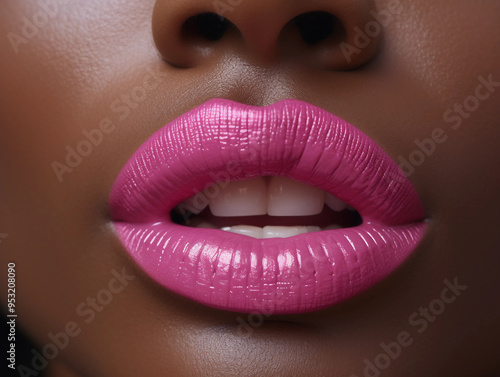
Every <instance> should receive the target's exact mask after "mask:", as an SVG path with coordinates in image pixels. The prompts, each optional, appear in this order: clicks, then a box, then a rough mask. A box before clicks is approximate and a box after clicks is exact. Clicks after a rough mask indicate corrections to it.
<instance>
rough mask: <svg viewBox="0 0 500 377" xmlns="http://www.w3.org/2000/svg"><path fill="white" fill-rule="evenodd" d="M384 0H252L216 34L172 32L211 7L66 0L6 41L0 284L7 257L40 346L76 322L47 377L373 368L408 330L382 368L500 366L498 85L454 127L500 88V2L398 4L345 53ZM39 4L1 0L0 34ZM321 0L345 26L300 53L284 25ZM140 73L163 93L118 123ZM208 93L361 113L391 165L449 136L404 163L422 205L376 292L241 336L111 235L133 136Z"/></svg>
mask: <svg viewBox="0 0 500 377" xmlns="http://www.w3.org/2000/svg"><path fill="white" fill-rule="evenodd" d="M61 1H62V0H61ZM388 3H390V1H389V0H373V1H368V0H367V1H362V0H358V1H352V0H340V1H326V0H325V1H319V0H314V1H307V2H304V1H290V0H286V1H285V0H281V1H278V0H262V1H260V0H252V1H247V0H244V1H243V2H242V3H241V4H240V5H238V6H236V7H234V9H233V10H231V11H228V12H227V13H225V14H224V15H225V16H226V17H227V18H228V19H229V20H230V21H231V22H232V24H233V25H232V27H231V28H230V30H229V31H228V32H227V34H226V35H225V36H224V37H223V38H222V39H221V40H219V41H218V42H210V43H208V42H206V41H203V40H201V39H200V38H197V37H196V36H195V35H191V34H188V35H184V34H183V35H184V37H183V38H181V39H179V38H180V37H179V35H181V34H180V32H179V29H180V27H181V25H182V24H183V23H184V21H185V20H186V19H187V18H189V17H190V16H193V15H196V14H198V13H202V12H206V11H211V10H213V4H214V3H213V2H212V1H202V0H198V1H194V0H182V1H181V0H175V1H174V0H158V1H157V2H156V4H155V1H153V0H141V1H130V0H127V1H125V0H117V1H112V2H111V1H97V0H85V1H83V0H82V1H70V2H69V4H66V5H60V6H59V11H58V12H57V14H56V15H55V16H53V17H50V18H49V20H48V22H47V24H46V25H44V26H43V27H40V28H39V32H38V33H37V34H36V35H35V36H33V37H32V38H31V39H30V40H29V41H28V42H27V43H23V44H20V45H19V46H18V48H19V52H18V53H15V51H14V49H13V47H12V45H11V43H10V42H9V40H8V38H5V37H2V38H1V39H0V50H1V51H2V53H1V59H0V83H1V85H0V104H1V105H0V177H1V181H0V182H1V183H0V198H2V200H1V201H0V233H6V234H8V238H6V239H5V240H3V242H2V244H1V245H0V247H1V253H0V258H1V260H2V266H3V267H2V269H1V274H2V275H1V279H0V280H1V281H6V276H5V275H6V270H7V268H6V264H7V263H8V262H9V261H14V262H16V264H17V306H16V308H17V313H18V315H19V323H20V324H21V325H22V327H23V328H24V329H25V330H26V331H27V332H28V333H29V334H30V335H31V336H32V338H33V339H34V341H35V342H36V343H37V344H39V345H40V346H43V345H44V344H46V343H47V342H48V341H49V339H48V338H47V334H48V333H49V332H52V333H57V332H60V331H63V329H64V327H65V326H66V324H67V323H68V321H74V322H76V323H77V324H78V325H79V326H80V328H81V329H82V332H81V334H79V335H78V336H76V337H74V338H71V341H70V344H69V346H68V347H66V348H65V349H64V350H63V351H61V352H60V354H59V356H58V357H57V358H56V359H54V361H52V362H51V367H50V368H49V369H48V371H49V373H48V375H51V376H73V375H74V376H93V377H106V376H122V377H126V376H138V375H143V376H150V375H151V376H193V377H194V376H196V377H199V376H292V375H293V376H314V377H318V376H328V377H337V376H339V377H343V376H351V374H356V375H358V376H362V375H363V368H364V365H365V364H364V360H365V359H369V360H371V361H373V360H374V358H375V357H376V356H377V355H378V354H379V353H381V352H382V350H381V348H380V343H382V342H385V343H389V342H392V341H395V340H396V338H397V336H398V334H399V333H400V332H401V331H408V333H410V334H411V336H412V338H413V339H414V341H413V344H412V345H410V346H408V347H405V348H403V350H402V353H401V356H400V357H399V358H397V359H396V360H394V361H392V362H391V365H390V367H389V368H388V369H386V370H385V371H383V376H384V377H386V376H387V377H390V376H396V377H397V376H406V377H410V376H415V377H421V376H427V377H432V376H436V377H438V376H439V377H443V376H445V377H446V376H450V377H468V376H477V377H487V376H496V375H498V374H499V373H500V365H499V362H498V360H499V358H498V356H499V355H498V339H499V338H500V321H499V320H500V302H499V300H498V295H497V294H496V290H497V289H498V287H500V274H499V273H498V267H499V265H500V253H499V252H498V251H499V250H500V232H499V231H498V229H499V227H500V220H499V217H498V214H499V213H500V196H499V195H498V193H499V192H500V178H499V173H498V166H500V153H499V150H498V140H500V127H499V123H498V122H499V121H498V119H500V106H498V104H499V102H500V90H497V91H495V92H494V93H492V94H491V96H490V98H489V99H487V100H484V101H482V102H481V103H480V107H479V109H478V110H477V111H475V112H473V113H472V114H471V115H470V116H469V117H468V118H467V119H465V120H464V121H463V124H462V126H461V127H460V128H459V129H457V130H453V129H452V128H451V126H452V124H451V123H446V122H445V121H444V120H443V114H444V113H445V111H446V110H447V109H448V108H449V107H450V106H454V105H455V104H456V103H462V102H463V100H464V99H465V98H466V97H468V96H469V95H473V94H474V92H475V88H476V87H477V85H478V77H479V76H481V75H482V76H483V77H485V78H487V77H488V75H490V74H492V75H493V79H494V81H495V82H498V81H500V50H499V49H498V46H499V45H500V24H499V23H498V14H500V2H497V1H474V0H453V1H452V0H433V1H432V2H430V1H427V0H412V1H409V0H404V1H401V7H402V11H401V12H400V13H399V14H398V15H396V16H394V17H395V19H394V20H393V22H391V23H390V24H389V25H388V26H387V27H385V28H383V30H382V32H381V33H380V34H379V35H378V36H376V37H375V38H373V39H372V41H371V43H370V45H369V46H368V47H366V48H364V49H362V51H361V52H360V53H359V54H356V55H353V56H352V58H353V60H352V61H351V63H350V64H349V63H347V62H346V60H345V57H344V56H343V54H342V53H341V50H340V48H339V46H340V43H341V42H342V41H347V42H348V43H351V44H352V43H353V38H354V36H355V33H354V32H353V30H354V29H353V28H354V27H359V28H361V29H364V27H365V25H366V22H367V21H369V20H371V18H370V13H369V12H370V10H380V9H386V8H387V6H388ZM40 9H41V8H40V7H39V6H37V5H36V2H32V1H27V0H3V1H1V2H0V34H1V35H3V36H6V35H7V34H8V33H9V32H15V33H16V34H18V35H22V32H21V27H22V17H28V18H29V19H30V20H31V17H32V15H33V14H34V13H36V12H38V11H40ZM153 10H154V14H153ZM310 11H325V12H330V13H331V14H333V15H335V16H336V17H337V18H338V19H339V20H340V21H341V22H342V24H343V25H345V29H346V30H347V31H345V32H342V30H341V31H339V32H338V33H337V34H336V35H334V36H332V37H331V38H330V39H329V40H327V41H325V42H324V43H321V44H319V45H315V46H306V45H305V44H304V43H303V42H301V40H300V36H299V34H298V33H297V30H296V29H295V28H294V27H293V26H292V25H290V24H288V22H289V21H290V20H292V19H293V18H294V17H296V16H298V15H299V14H302V13H305V12H310ZM151 30H153V33H152V31H151ZM153 34H154V35H153ZM155 43H156V45H155ZM202 49H204V50H203V51H204V52H205V53H204V54H201V53H200V51H202ZM158 51H160V53H161V54H163V59H162V57H161V56H160V54H159V53H158ZM169 63H172V64H169ZM173 64H174V65H175V66H174V65H173ZM182 67H189V69H186V68H182ZM148 69H150V70H153V71H155V72H160V73H161V75H159V76H157V79H156V81H155V82H156V83H157V85H156V87H155V88H154V89H151V90H149V91H148V92H147V96H146V98H145V100H144V101H143V102H141V103H140V104H139V105H138V106H136V108H131V109H130V114H129V115H128V116H127V117H126V118H125V119H123V120H120V119H119V116H120V115H121V113H116V112H113V110H112V109H111V108H110V105H111V103H113V102H114V101H115V100H116V99H118V98H120V96H122V95H129V94H130V93H131V91H132V90H133V89H134V88H135V87H137V86H138V85H139V86H141V85H143V84H144V82H145V77H146V75H147V70H148ZM150 82H153V81H150ZM497 89H498V88H497ZM211 98H228V99H232V100H235V101H239V102H243V103H247V104H251V105H257V106H265V105H268V104H271V103H274V102H276V101H279V100H281V99H284V98H296V99H300V100H304V101H307V102H310V103H312V104H315V105H317V106H320V107H322V108H324V109H326V110H328V111H331V112H333V113H335V114H337V115H339V116H340V117H342V118H344V119H346V120H347V121H349V122H351V123H353V124H354V125H356V127H358V128H359V129H361V130H362V131H363V132H365V133H366V134H368V135H369V136H370V137H371V138H373V139H374V140H375V141H376V142H377V143H379V145H381V146H382V147H383V148H384V149H385V150H386V151H387V153H388V154H389V155H390V156H391V157H392V158H394V159H395V160H397V158H398V156H400V155H401V156H404V157H405V158H408V156H409V154H410V153H411V152H412V151H414V150H415V149H416V145H415V143H414V140H415V139H419V140H422V139H426V138H429V137H431V134H432V132H433V130H435V129H436V128H438V127H439V128H442V129H443V130H445V132H446V135H447V136H448V139H447V140H446V141H445V142H444V143H442V144H439V145H438V146H437V149H436V152H435V153H434V154H432V155H431V156H429V157H427V158H426V160H425V163H423V164H422V165H421V166H418V167H416V168H415V172H414V173H413V174H412V175H411V176H410V180H411V181H412V183H413V184H414V185H415V187H416V189H417V191H418V193H419V194H420V196H421V198H422V201H423V204H424V207H425V210H426V215H427V216H428V218H429V227H428V232H427V234H426V236H425V238H424V240H423V241H422V242H421V244H420V246H419V247H418V248H417V250H416V251H415V253H414V254H413V255H412V256H411V258H410V259H409V260H408V261H407V262H406V263H405V264H404V265H403V266H402V267H401V268H400V269H398V270H397V271H396V273H394V274H393V275H391V276H390V277H389V278H388V279H386V280H385V281H383V282H382V283H380V284H378V285H377V286H375V287H374V288H372V289H371V290H369V291H368V292H365V293H364V294H362V295H360V296H358V297H355V298H354V299H351V300H349V301H347V302H345V303H342V304H340V305H337V306H335V307H331V308H328V309H325V310H321V311H318V312H314V313H309V314H301V315H289V316H272V317H269V318H266V321H265V322H264V324H263V325H262V326H256V327H254V328H253V331H252V333H251V334H250V336H245V335H244V334H241V332H239V331H238V325H239V324H240V322H239V321H238V318H240V319H243V320H245V319H246V318H248V316H247V315H242V314H238V313H231V312H224V311H220V310H216V309H212V308H207V307H205V306H203V305H200V304H197V303H194V302H191V301H189V300H187V299H185V298H183V297H180V296H177V295H175V294H173V293H171V292H168V291H166V290H164V289H163V288H161V287H160V286H158V285H157V284H156V283H155V282H153V281H152V280H151V279H150V278H149V277H148V276H146V275H145V274H144V273H143V272H141V271H140V270H139V268H138V267H137V266H135V265H134V263H133V262H132V260H131V259H130V258H129V257H128V256H127V254H126V252H125V250H124V248H123V247H122V246H121V244H120V243H119V241H118V239H117V237H116V236H115V235H114V233H113V230H112V227H111V226H110V217H109V212H108V208H107V199H108V195H109V192H110V188H111V186H112V184H113V182H114V179H115V178H116V176H117V174H118V172H119V171H120V169H121V168H122V166H123V165H124V164H125V162H126V161H127V160H128V158H129V157H130V156H131V154H132V153H133V152H134V151H135V150H136V149H137V148H138V147H139V146H140V145H141V143H143V142H144V141H145V140H146V139H147V138H148V137H149V136H150V135H151V134H153V133H154V132H155V131H156V130H158V129H159V128H161V127H162V126H164V125H165V124H166V123H167V122H169V121H171V120H172V119H174V118H176V117H178V116H179V115H181V114H183V113H184V112H186V111H188V110H190V109H192V108H194V107H196V106H198V105H199V104H201V103H203V102H205V101H206V100H208V99H211ZM104 118H110V119H111V120H112V121H113V124H114V125H115V127H116V129H115V130H114V131H113V132H112V133H110V134H108V135H106V136H105V137H104V141H103V142H102V143H101V144H100V145H98V146H97V147H95V148H94V149H93V151H92V153H91V154H90V155H89V156H88V157H85V158H84V159H83V162H82V163H81V164H80V165H79V166H77V167H76V168H75V169H74V171H73V172H71V173H66V174H64V175H63V181H62V182H59V180H58V178H57V177H56V175H55V173H54V171H53V168H52V163H53V162H54V161H59V162H64V159H65V157H66V153H67V151H66V150H65V147H66V146H67V145H69V146H72V147H75V146H76V145H77V144H78V143H79V142H80V141H81V140H83V139H84V137H83V135H82V131H83V130H90V129H94V128H97V127H98V126H99V122H100V121H101V120H102V119H104ZM123 267H126V269H127V271H128V273H129V274H131V275H134V276H135V279H134V280H133V281H131V282H130V284H129V285H128V286H127V287H126V288H125V289H124V290H123V291H122V292H121V293H119V294H116V295H114V296H113V301H112V302H111V303H110V304H109V305H108V306H106V307H105V309H104V310H103V311H102V312H99V313H97V314H96V317H95V319H94V320H93V321H91V323H89V324H86V323H85V322H84V319H85V318H87V317H82V316H81V315H79V314H77V312H76V308H77V307H78V305H79V304H81V303H82V302H85V301H86V299H87V297H95V296H96V294H97V292H99V291H100V290H102V289H103V288H106V287H107V286H108V283H109V281H110V279H111V278H112V273H111V271H112V270H113V269H116V270H118V271H121V270H122V268H123ZM455 277H458V282H459V283H460V284H462V285H466V286H468V288H467V290H465V291H464V292H463V293H462V294H461V296H460V297H458V298H457V299H456V301H455V302H454V303H452V304H448V305H447V306H446V309H445V311H444V313H443V314H442V315H440V316H438V317H437V318H436V320H435V321H434V322H433V323H429V326H428V328H427V329H426V330H425V331H424V332H422V333H421V334H419V333H418V332H417V331H416V330H417V327H415V326H411V325H410V324H409V322H408V318H409V316H410V315H411V314H412V313H413V312H415V311H418V310H419V308H420V307H426V306H428V304H429V302H430V301H431V300H433V299H436V298H439V297H440V294H441V290H442V289H443V288H444V284H443V281H444V280H445V279H449V280H450V281H453V279H454V278H455ZM1 292H2V296H1V300H2V305H4V307H5V303H6V301H7V298H6V290H5V289H2V290H1ZM28 366H29V365H28ZM52 368H53V369H52ZM66 368H67V369H66ZM69 370H71V371H72V372H69Z"/></svg>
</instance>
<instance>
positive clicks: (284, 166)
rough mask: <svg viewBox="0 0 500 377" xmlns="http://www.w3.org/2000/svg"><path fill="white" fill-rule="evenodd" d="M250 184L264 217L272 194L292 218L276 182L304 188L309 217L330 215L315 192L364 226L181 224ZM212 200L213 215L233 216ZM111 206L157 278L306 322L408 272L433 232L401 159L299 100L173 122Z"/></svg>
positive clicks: (195, 293) (139, 159)
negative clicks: (407, 263) (204, 198)
mask: <svg viewBox="0 0 500 377" xmlns="http://www.w3.org/2000/svg"><path fill="white" fill-rule="evenodd" d="M263 177H264V178H263ZM245 180H248V182H251V185H252V186H251V187H252V190H254V191H252V192H255V193H256V194H255V195H253V194H251V193H250V194H248V195H247V196H248V198H249V199H252V198H255V197H256V196H259V195H260V196H262V198H264V199H259V200H256V201H255V203H256V204H255V205H252V208H254V209H255V211H254V213H253V215H264V213H265V211H266V207H265V204H264V205H263V204H262V203H265V201H266V200H267V199H265V198H271V199H269V200H271V201H273V202H272V203H271V202H270V203H271V204H268V208H271V207H272V208H273V210H275V208H278V209H277V210H276V211H277V212H278V213H281V212H280V211H284V210H286V208H284V207H283V205H281V207H280V205H278V204H276V203H278V199H276V198H275V197H272V195H274V194H269V195H271V196H266V195H268V192H267V191H266V190H268V186H265V185H266V184H269V181H271V182H273V183H271V185H272V184H274V185H275V186H273V187H278V188H279V187H282V186H279V185H278V184H282V185H283V187H286V186H287V185H292V186H293V185H294V184H295V183H294V182H300V184H299V183H297V185H300V187H298V188H296V190H299V191H300V190H304V191H303V192H304V195H303V201H304V202H305V203H307V204H306V205H303V206H302V207H304V209H302V210H304V211H306V212H307V211H308V210H312V211H316V212H314V213H319V212H318V211H321V206H322V203H323V202H322V201H321V200H323V201H324V200H325V199H317V197H316V196H315V195H317V196H321V195H324V196H325V195H326V196H325V197H327V198H330V199H329V203H331V202H332V200H334V201H335V203H333V207H335V205H337V206H338V205H342V203H345V204H346V205H349V206H351V207H352V208H354V209H355V210H356V211H357V213H359V216H360V218H361V220H362V221H361V222H360V223H359V224H355V225H352V226H349V227H344V228H342V227H337V228H339V229H334V228H335V227H325V228H319V227H311V225H308V226H305V225H304V226H299V225H300V224H295V225H297V226H296V227H292V228H283V227H280V228H279V229H278V228H276V227H270V228H269V227H266V226H264V225H266V224H262V225H263V226H264V227H263V228H262V227H256V226H255V224H254V225H253V226H249V225H248V224H233V225H234V226H229V227H225V228H224V230H221V229H207V228H195V227H192V226H185V225H181V224H177V223H175V222H174V221H173V220H172V217H171V212H172V211H173V210H174V209H175V208H179V205H181V204H183V203H191V204H190V206H191V207H192V206H193V203H194V202H193V200H195V201H196V199H197V198H198V199H199V198H200V195H202V194H203V193H207V192H212V193H213V197H212V198H211V199H210V200H213V201H220V200H221V199H220V196H221V195H223V194H224V192H226V194H227V195H229V196H231V195H233V196H234V195H235V194H234V193H235V192H236V193H237V195H239V194H238V193H240V194H241V193H243V191H244V190H239V189H238V188H237V187H236V188H233V191H231V192H229V191H227V190H226V191H224V190H225V187H226V186H227V185H228V183H229V182H232V183H231V187H233V186H234V185H235V183H234V182H241V181H245ZM281 180H284V183H281V182H282V181H281ZM263 182H264V183H263ZM265 182H267V183H265ZM276 182H278V183H276ZM249 185H250V183H249ZM263 185H264V186H263ZM276 185H278V186H276ZM248 187H250V186H248ZM309 189H311V190H316V191H314V192H309V191H308V190H309ZM207 190H208V191H207ZM210 190H211V191H210ZM238 190H239V191H238ZM269 190H271V189H269ZM271 191H272V190H271ZM271 191H270V192H271ZM272 192H280V191H279V190H278V191H276V190H274V191H272ZM224 195H225V194H224ZM217 196H219V197H218V199H217V198H216V197H217ZM332 198H333V199H332ZM210 200H209V201H210ZM327 201H328V200H327ZM339 203H340V204H339ZM212 204H213V207H207V208H203V211H204V212H209V208H212V209H213V208H217V209H219V210H221V208H222V210H221V212H224V210H225V209H226V210H227V208H228V207H227V206H226V207H223V206H221V205H220V204H219V203H218V202H217V203H215V202H214V203H212V202H211V204H210V205H211V206H212ZM299 204H301V203H299ZM302 204H303V203H302ZM329 205H330V204H329ZM190 206H189V205H188V208H191V207H190ZM201 206H202V207H206V206H207V204H206V203H205V204H201ZM217 206H219V207H217ZM247 207H248V206H247ZM261 207H262V208H261ZM285 207H286V206H285ZM299 207H300V206H299ZM313 207H317V208H316V210H313V209H312V208H313ZM333 207H332V208H333ZM110 209H111V216H112V220H113V223H114V227H115V230H116V232H117V234H118V236H119V238H120V240H121V241H122V243H123V245H124V246H125V249H126V250H127V251H128V252H129V253H130V255H131V256H132V258H133V259H134V260H135V261H136V263H137V264H138V265H139V266H140V267H141V268H142V269H143V270H144V271H145V272H146V273H147V274H148V275H149V276H151V277H152V278H153V279H154V280H155V281H156V282H158V283H159V284H161V285H162V286H164V287H165V288H166V289H169V290H170V291H173V292H176V293H178V294H180V295H183V296H185V297H187V298H189V299H192V300H194V301H197V302H199V303H202V304H204V305H207V306H210V307H214V308H218V309H223V310H230V311H237V312H261V313H270V314H295V313H304V312H310V311H315V310H319V309H322V308H325V307H329V306H332V305H335V304H337V303H340V302H342V301H345V300H347V299H349V298H351V297H353V296H355V295H357V294H359V293H361V292H363V291H365V290H367V289H369V288H370V287H372V286H373V285H374V284H376V283H377V282H379V281H381V280H382V279H384V278H385V277H387V276H388V275H389V274H390V273H391V272H393V271H394V270H395V269H396V268H397V267H398V266H400V265H401V264H402V263H403V262H404V260H405V259H406V258H407V257H408V256H409V255H410V254H411V253H412V251H413V250H415V248H416V247H417V245H418V243H419V241H420V239H421V238H422V236H423V234H424V231H425V222H424V209H423V206H422V203H421V201H420V199H419V197H418V194H417V192H416V191H415V189H414V187H413V186H412V184H411V182H410V181H409V180H408V179H407V178H406V177H404V176H403V175H402V172H401V171H400V170H399V168H398V166H397V165H396V164H395V163H394V162H393V161H392V160H391V158H390V157H389V156H388V155H387V154H386V153H385V152H384V151H383V150H382V149H381V148H380V147H379V146H378V145H377V144H376V143H375V142H374V141H373V140H371V139H370V138H369V137H368V136H367V135H365V134H363V133H362V132H361V131H359V130H358V129H357V128H355V127H354V126H352V125H350V124H349V123H347V122H345V121H344V120H342V119H340V118H338V117H336V116H335V115H333V114H331V113H329V112H327V111H325V110H323V109H320V108H318V107H315V106H313V105H310V104H308V103H305V102H302V101H298V100H283V101H280V102H277V103H275V104H273V105H270V106H267V107H254V106H248V105H243V104H240V103H237V102H233V101H230V100H222V99H214V100H210V101H208V102H206V103H204V104H202V105H201V106H199V107H197V108H196V109H194V110H191V111H189V112H188V113H186V114H184V115H182V116H180V117H179V118H177V119H175V120H173V121H172V122H170V123H169V124H167V125H166V126H165V127H163V128H161V129H160V130H159V131H157V132H156V133H155V134H154V135H152V136H151V137H150V138H149V139H148V140H147V141H146V142H145V143H144V144H143V145H142V146H141V147H140V148H139V149H138V150H137V151H136V152H135V153H134V154H133V156H132V157H131V158H130V160H129V161H128V162H127V164H126V165H125V167H124V168H123V169H122V171H121V172H120V174H119V176H118V178H117V179H116V182H115V183H114V185H113V188H112V191H111V195H110ZM325 209H327V208H326V207H325ZM199 210H200V211H201V210H202V208H199ZM262 211H263V212H262ZM192 212H194V213H196V212H198V211H196V208H194V209H192ZM292 212H293V211H292ZM322 213H323V214H324V213H326V211H323V212H322ZM291 214H292V215H293V213H291ZM307 214H309V213H307ZM311 214H312V213H311ZM224 215H227V214H226V213H224ZM233 215H234V214H233ZM244 216H245V215H244ZM244 216H243V218H244ZM317 216H320V215H317ZM251 217H252V216H248V218H249V219H250V218H251ZM264 218H265V217H264ZM303 218H304V216H302V217H301V219H303ZM238 221H245V220H244V219H242V216H240V217H238ZM262 221H264V220H262ZM214 227H215V226H214ZM266 229H267V230H266ZM276 229H278V230H276ZM283 229H285V230H283ZM290 229H291V230H290ZM321 229H329V230H321ZM245 232H250V233H251V235H252V236H249V235H245V234H246V233H245ZM286 235H289V236H288V237H287V236H286ZM283 237H284V238H283Z"/></svg>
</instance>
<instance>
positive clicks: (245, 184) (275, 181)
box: [179, 177, 347, 217]
mask: <svg viewBox="0 0 500 377" xmlns="http://www.w3.org/2000/svg"><path fill="white" fill-rule="evenodd" d="M325 204H326V205H327V206H328V207H330V208H331V209H332V210H334V211H338V212H340V211H343V210H344V209H346V208H347V204H346V203H344V202H343V201H341V200H340V199H338V198H336V197H334V196H333V195H331V194H328V193H326V192H325V191H323V190H321V189H318V188H316V187H312V186H309V185H306V184H304V183H300V182H297V181H294V180H291V179H288V178H285V177H258V178H253V179H248V180H245V181H236V182H223V183H217V184H215V185H214V186H212V187H211V188H208V189H207V190H205V191H203V192H200V193H198V194H196V195H194V196H193V197H191V198H189V199H187V200H185V201H184V202H182V203H181V204H180V205H179V209H180V210H181V211H183V210H187V211H189V212H191V213H194V214H198V213H200V212H201V211H203V210H204V209H205V208H206V207H207V206H210V210H211V212H212V214H213V215H214V216H221V217H229V216H256V215H266V214H268V215H270V216H312V215H317V214H319V213H321V211H322V210H323V207H324V205H325Z"/></svg>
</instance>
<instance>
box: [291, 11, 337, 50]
mask: <svg viewBox="0 0 500 377" xmlns="http://www.w3.org/2000/svg"><path fill="white" fill-rule="evenodd" d="M294 22H295V25H296V26H297V27H298V29H299V32H300V35H301V36H302V39H304V41H305V42H306V43H308V44H315V43H318V42H321V41H322V40H325V39H327V38H328V37H330V36H331V35H332V34H333V33H334V32H335V30H336V28H337V26H338V25H339V24H340V22H339V20H338V19H337V18H336V17H335V16H334V15H332V14H330V13H327V12H309V13H304V14H301V15H300V16H297V17H295V19H294Z"/></svg>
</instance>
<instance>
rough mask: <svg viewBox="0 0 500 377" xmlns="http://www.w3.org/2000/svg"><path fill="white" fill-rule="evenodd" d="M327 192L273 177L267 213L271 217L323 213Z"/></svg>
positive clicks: (270, 183)
mask: <svg viewBox="0 0 500 377" xmlns="http://www.w3.org/2000/svg"><path fill="white" fill-rule="evenodd" d="M324 205H325V192H324V191H323V190H320V189H318V188H316V187H312V186H309V185H306V184H304V183H301V182H297V181H294V180H291V179H288V178H285V177H271V179H270V182H269V190H268V205H267V213H268V214H269V215H270V216H311V215H317V214H318V213H321V211H323V206H324Z"/></svg>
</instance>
